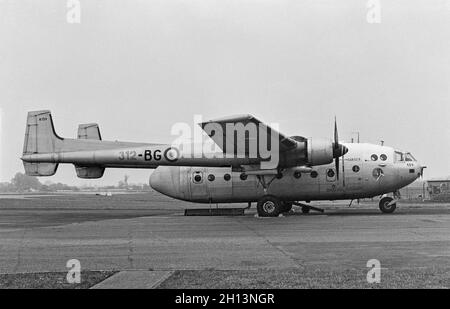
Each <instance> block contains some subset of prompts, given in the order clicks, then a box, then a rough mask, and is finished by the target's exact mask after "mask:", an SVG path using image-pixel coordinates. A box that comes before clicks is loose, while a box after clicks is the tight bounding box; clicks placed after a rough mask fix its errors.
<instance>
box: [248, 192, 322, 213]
mask: <svg viewBox="0 0 450 309" xmlns="http://www.w3.org/2000/svg"><path fill="white" fill-rule="evenodd" d="M293 205H296V206H300V207H301V208H302V213H304V214H307V213H309V212H310V210H316V211H319V212H324V210H323V209H321V208H317V207H313V206H310V205H307V204H302V203H298V202H285V201H280V200H279V199H278V198H277V197H275V196H273V195H265V196H263V197H262V198H261V199H260V200H259V201H258V203H257V204H256V208H257V210H258V215H259V216H260V217H278V216H279V215H280V214H281V213H284V212H289V211H290V210H291V209H292V206H293Z"/></svg>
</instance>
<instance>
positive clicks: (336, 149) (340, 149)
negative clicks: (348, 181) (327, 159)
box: [333, 117, 348, 186]
mask: <svg viewBox="0 0 450 309" xmlns="http://www.w3.org/2000/svg"><path fill="white" fill-rule="evenodd" d="M347 152H348V149H347V147H345V146H344V145H342V144H339V134H338V128H337V120H336V117H334V142H333V157H334V165H335V167H336V179H337V180H339V158H340V157H342V156H344V155H345V154H346V153H347ZM342 172H343V173H344V159H343V158H342ZM344 186H345V180H344Z"/></svg>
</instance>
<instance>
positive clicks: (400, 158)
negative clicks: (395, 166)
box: [395, 151, 403, 162]
mask: <svg viewBox="0 0 450 309" xmlns="http://www.w3.org/2000/svg"><path fill="white" fill-rule="evenodd" d="M400 161H403V153H401V152H400V151H396V152H395V162H400Z"/></svg>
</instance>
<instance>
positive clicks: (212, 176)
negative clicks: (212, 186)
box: [208, 174, 216, 181]
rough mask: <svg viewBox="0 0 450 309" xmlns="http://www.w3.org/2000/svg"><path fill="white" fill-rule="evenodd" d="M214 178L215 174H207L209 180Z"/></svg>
mask: <svg viewBox="0 0 450 309" xmlns="http://www.w3.org/2000/svg"><path fill="white" fill-rule="evenodd" d="M214 179H216V176H214V175H213V174H209V175H208V180H209V181H214Z"/></svg>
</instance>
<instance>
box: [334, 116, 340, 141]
mask: <svg viewBox="0 0 450 309" xmlns="http://www.w3.org/2000/svg"><path fill="white" fill-rule="evenodd" d="M334 145H335V147H338V145H339V136H338V128H337V120H336V116H334Z"/></svg>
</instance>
